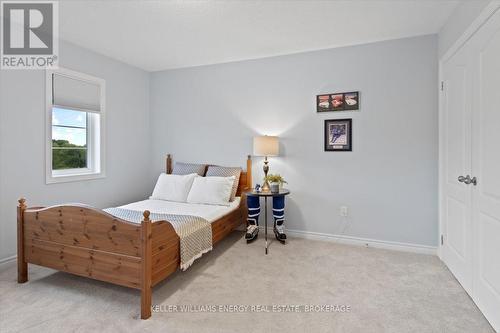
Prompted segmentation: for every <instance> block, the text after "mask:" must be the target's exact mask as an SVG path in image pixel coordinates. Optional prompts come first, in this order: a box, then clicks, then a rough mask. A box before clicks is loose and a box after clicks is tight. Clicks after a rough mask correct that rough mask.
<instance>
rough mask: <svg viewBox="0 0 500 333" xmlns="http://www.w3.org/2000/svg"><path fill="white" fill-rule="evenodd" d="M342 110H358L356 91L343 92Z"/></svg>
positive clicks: (357, 94)
mask: <svg viewBox="0 0 500 333" xmlns="http://www.w3.org/2000/svg"><path fill="white" fill-rule="evenodd" d="M344 110H359V93H358V92H357V91H353V92H348V93H344Z"/></svg>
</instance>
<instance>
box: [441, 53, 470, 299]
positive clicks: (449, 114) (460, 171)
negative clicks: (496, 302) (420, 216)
mask: <svg viewBox="0 0 500 333" xmlns="http://www.w3.org/2000/svg"><path fill="white" fill-rule="evenodd" d="M442 73H443V81H444V90H443V92H442V93H443V110H444V112H443V119H442V120H443V124H444V126H442V130H443V131H444V134H443V136H442V137H443V138H445V139H444V142H443V143H442V148H443V173H442V180H441V188H442V196H441V200H442V205H441V207H442V211H441V219H442V221H443V222H444V223H443V236H444V237H443V245H442V248H441V249H442V257H443V261H444V262H445V263H446V264H447V266H448V267H449V269H450V270H451V271H452V273H453V274H454V275H455V277H456V278H457V279H458V281H459V282H460V283H461V284H462V286H463V287H464V289H465V290H466V291H467V292H468V293H469V294H471V290H472V223H471V214H472V212H471V187H470V186H468V185H466V184H464V183H463V182H459V181H458V177H460V176H466V175H468V174H469V175H470V173H471V172H470V170H471V130H472V128H471V106H472V96H471V90H472V72H471V68H470V53H469V49H468V48H466V47H463V48H462V49H460V51H459V52H457V54H455V55H454V56H453V57H451V58H450V59H449V60H448V61H447V62H445V63H444V64H443V72H442Z"/></svg>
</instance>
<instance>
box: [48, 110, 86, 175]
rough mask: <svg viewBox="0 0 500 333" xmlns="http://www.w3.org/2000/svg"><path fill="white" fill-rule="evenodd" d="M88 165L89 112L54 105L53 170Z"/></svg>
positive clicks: (79, 167) (78, 167)
mask: <svg viewBox="0 0 500 333" xmlns="http://www.w3.org/2000/svg"><path fill="white" fill-rule="evenodd" d="M87 167H88V158H87V112H84V111H75V110H69V109H62V108H57V107H54V108H53V109H52V170H63V169H81V168H87Z"/></svg>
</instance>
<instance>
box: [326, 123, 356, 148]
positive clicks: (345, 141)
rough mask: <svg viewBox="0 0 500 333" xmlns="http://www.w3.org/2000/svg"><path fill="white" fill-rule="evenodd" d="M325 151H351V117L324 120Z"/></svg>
mask: <svg viewBox="0 0 500 333" xmlns="http://www.w3.org/2000/svg"><path fill="white" fill-rule="evenodd" d="M325 151H352V119H327V120H325Z"/></svg>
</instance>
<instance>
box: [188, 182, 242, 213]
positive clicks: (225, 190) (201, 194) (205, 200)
mask: <svg viewBox="0 0 500 333" xmlns="http://www.w3.org/2000/svg"><path fill="white" fill-rule="evenodd" d="M233 183H234V176H231V177H196V178H195V179H194V181H193V186H191V190H190V191H189V195H188V197H187V202H188V203H197V204H208V205H225V206H229V198H230V197H231V191H232V188H233Z"/></svg>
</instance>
